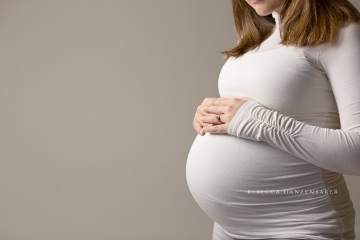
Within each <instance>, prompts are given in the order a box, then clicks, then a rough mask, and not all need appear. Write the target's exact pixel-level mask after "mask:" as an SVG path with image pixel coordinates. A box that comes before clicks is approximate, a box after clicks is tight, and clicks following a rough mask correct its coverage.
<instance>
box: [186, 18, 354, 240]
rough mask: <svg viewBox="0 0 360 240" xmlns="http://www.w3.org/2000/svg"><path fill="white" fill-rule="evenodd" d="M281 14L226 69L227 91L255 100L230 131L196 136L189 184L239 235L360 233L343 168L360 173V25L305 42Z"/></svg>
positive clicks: (325, 238)
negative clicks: (292, 35)
mask: <svg viewBox="0 0 360 240" xmlns="http://www.w3.org/2000/svg"><path fill="white" fill-rule="evenodd" d="M273 16H274V17H275V20H276V22H277V23H276V27H275V29H274V32H273V34H272V35H271V36H270V37H269V38H268V39H267V40H265V41H264V42H263V43H262V44H261V46H260V47H259V48H257V49H255V50H253V51H250V52H248V53H246V54H244V55H242V56H240V57H238V58H230V59H228V61H226V63H225V64H224V66H223V68H222V70H221V72H220V76H219V82H218V85H219V92H220V96H221V97H234V98H249V99H253V100H252V101H249V102H247V103H245V104H244V105H243V106H242V107H241V108H240V109H239V111H238V112H237V114H236V115H235V117H234V118H233V120H232V122H231V123H230V126H229V130H228V134H206V135H205V136H197V137H196V139H195V141H194V143H193V145H192V147H191V150H190V152H189V155H188V161H187V167H186V176H187V181H188V185H189V189H190V191H191V193H192V195H193V196H194V198H195V200H196V201H197V202H198V204H199V205H200V207H201V208H202V209H203V210H204V211H205V212H206V213H207V214H208V215H209V217H210V218H212V219H213V220H214V221H215V222H216V223H217V226H220V227H221V228H222V229H223V230H224V233H226V234H227V235H228V236H231V237H232V238H235V239H267V238H272V239H284V238H294V239H311V240H314V239H318V240H330V239H331V240H335V239H336V240H345V239H346V240H353V239H355V237H354V209H353V207H352V202H351V200H350V196H349V193H348V190H347V187H346V183H345V181H344V178H343V176H342V173H347V174H354V175H360V25H359V24H356V23H351V24H348V25H347V26H344V27H343V28H342V29H341V30H340V32H339V33H338V35H337V37H336V39H335V40H334V42H332V43H330V44H325V45H320V46H317V47H301V48H300V47H293V46H284V45H282V44H281V43H280V42H281V37H280V30H279V26H280V24H279V19H278V15H277V14H275V13H274V14H273ZM272 190H274V191H272ZM327 190H330V191H332V192H333V193H334V192H335V194H323V193H324V192H325V193H327ZM293 192H295V194H289V193H293ZM273 193H275V194H273ZM303 193H304V194H303ZM307 193H309V194H307Z"/></svg>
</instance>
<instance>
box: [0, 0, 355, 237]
mask: <svg viewBox="0 0 360 240" xmlns="http://www.w3.org/2000/svg"><path fill="white" fill-rule="evenodd" d="M230 2H231V1H219V0H207V1H199V0H197V1H194V0H184V1H175V0H153V1H149V0H138V1H130V0H117V1H116V0H113V1H112V0H0V83H1V85H0V86H1V87H0V110H1V115H0V116H1V117H0V239H1V240H82V239H84V240H85V239H86V240H92V239H96V240H99V239H102V240H112V239H123V240H140V239H146V240H168V239H171V240H177V239H179V240H180V239H181V240H183V239H190V240H192V239H194V240H206V239H211V228H212V223H211V221H210V220H209V219H208V218H207V216H206V215H205V214H204V213H203V212H202V211H201V210H200V208H199V207H198V206H197V205H196V204H195V202H194V200H193V199H192V197H191V195H190V193H189V191H188V189H187V185H186V179H185V164H186V157H187V153H188V150H189V148H190V146H191V143H192V141H193V139H194V137H195V132H194V131H193V129H192V118H193V114H194V111H195V109H196V106H197V105H198V104H199V103H200V102H201V101H202V99H203V98H204V97H206V96H214V97H216V96H218V92H217V77H218V74H219V71H220V68H221V66H222V64H223V62H224V60H223V58H222V56H221V55H220V54H219V52H220V51H222V50H224V49H226V48H228V47H230V46H232V44H233V43H234V42H235V34H234V31H233V22H232V21H233V20H232V12H231V4H230ZM353 2H354V3H355V0H353ZM355 4H356V5H357V7H359V6H360V4H359V1H358V0H356V3H355ZM347 179H348V184H349V188H350V191H351V195H352V197H353V201H354V203H355V206H356V209H357V211H358V212H360V193H359V191H358V181H359V178H357V177H347ZM359 224H360V218H359V217H357V229H359ZM358 231H359V230H358ZM358 235H360V234H359V233H358Z"/></svg>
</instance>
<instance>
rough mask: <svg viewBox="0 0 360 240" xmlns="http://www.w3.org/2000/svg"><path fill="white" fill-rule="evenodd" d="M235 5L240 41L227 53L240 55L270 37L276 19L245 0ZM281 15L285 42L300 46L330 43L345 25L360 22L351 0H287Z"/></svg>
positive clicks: (233, 0)
mask: <svg viewBox="0 0 360 240" xmlns="http://www.w3.org/2000/svg"><path fill="white" fill-rule="evenodd" d="M232 6H233V14H234V20H235V28H236V33H237V36H238V42H237V44H236V45H235V46H234V47H233V48H232V49H230V50H227V51H224V52H223V54H225V55H226V56H227V57H239V56H241V55H243V54H244V53H246V52H248V51H250V50H253V49H255V48H257V47H258V46H259V45H260V44H261V43H262V42H263V41H264V40H266V39H267V38H268V37H269V36H270V35H271V33H272V31H273V29H274V26H275V21H274V19H273V17H272V16H271V15H268V16H259V15H258V14H257V13H256V12H255V10H254V9H253V8H252V7H251V6H249V4H247V3H246V1H245V0H232ZM279 15H280V21H281V26H280V34H281V39H282V44H284V45H292V46H298V47H303V46H317V45H320V44H325V43H330V42H331V41H332V40H333V39H334V38H335V37H336V35H337V33H338V31H339V29H340V28H341V27H343V26H345V25H346V24H348V23H350V22H360V13H359V11H358V10H357V9H356V8H355V7H354V6H353V5H352V4H351V3H350V2H349V1H348V0H283V4H282V7H281V10H280V12H279Z"/></svg>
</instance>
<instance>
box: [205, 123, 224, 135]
mask: <svg viewBox="0 0 360 240" xmlns="http://www.w3.org/2000/svg"><path fill="white" fill-rule="evenodd" d="M228 127H229V125H228V124H220V125H212V126H206V127H204V128H203V131H204V132H207V133H219V134H220V133H227V129H228Z"/></svg>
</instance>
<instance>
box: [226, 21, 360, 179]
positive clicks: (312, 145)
mask: <svg viewBox="0 0 360 240" xmlns="http://www.w3.org/2000/svg"><path fill="white" fill-rule="evenodd" d="M318 64H319V66H320V67H321V68H322V69H323V71H324V72H325V73H326V74H327V76H328V79H329V81H330V84H331V87H332V90H333V93H334V97H335V100H336V103H337V107H338V111H339V118H340V123H341V128H340V129H329V128H322V127H318V126H312V125H308V124H305V123H303V122H300V121H297V120H295V119H293V118H291V117H287V116H285V115H282V114H280V113H279V112H277V111H274V110H270V109H267V108H265V107H263V106H262V105H261V104H259V103H257V102H256V101H249V102H247V103H245V104H244V105H243V106H242V107H241V108H240V109H239V111H238V112H237V114H236V115H235V116H234V118H233V120H232V121H231V123H230V125H229V128H228V133H229V134H231V135H234V136H237V137H241V138H246V139H251V140H254V141H265V142H267V143H268V144H270V145H272V146H273V147H275V148H278V149H280V150H283V151H285V152H288V153H290V154H292V155H295V156H297V157H299V158H301V159H303V160H305V161H307V162H309V163H312V164H314V165H316V166H319V167H321V168H324V169H327V170H330V171H334V172H339V173H344V174H350V175H360V25H359V24H355V23H353V24H350V25H348V26H346V27H344V28H343V29H341V30H340V32H339V34H338V37H337V38H336V40H335V42H333V43H332V44H329V45H326V46H324V47H322V48H321V51H320V53H319V57H318Z"/></svg>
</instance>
